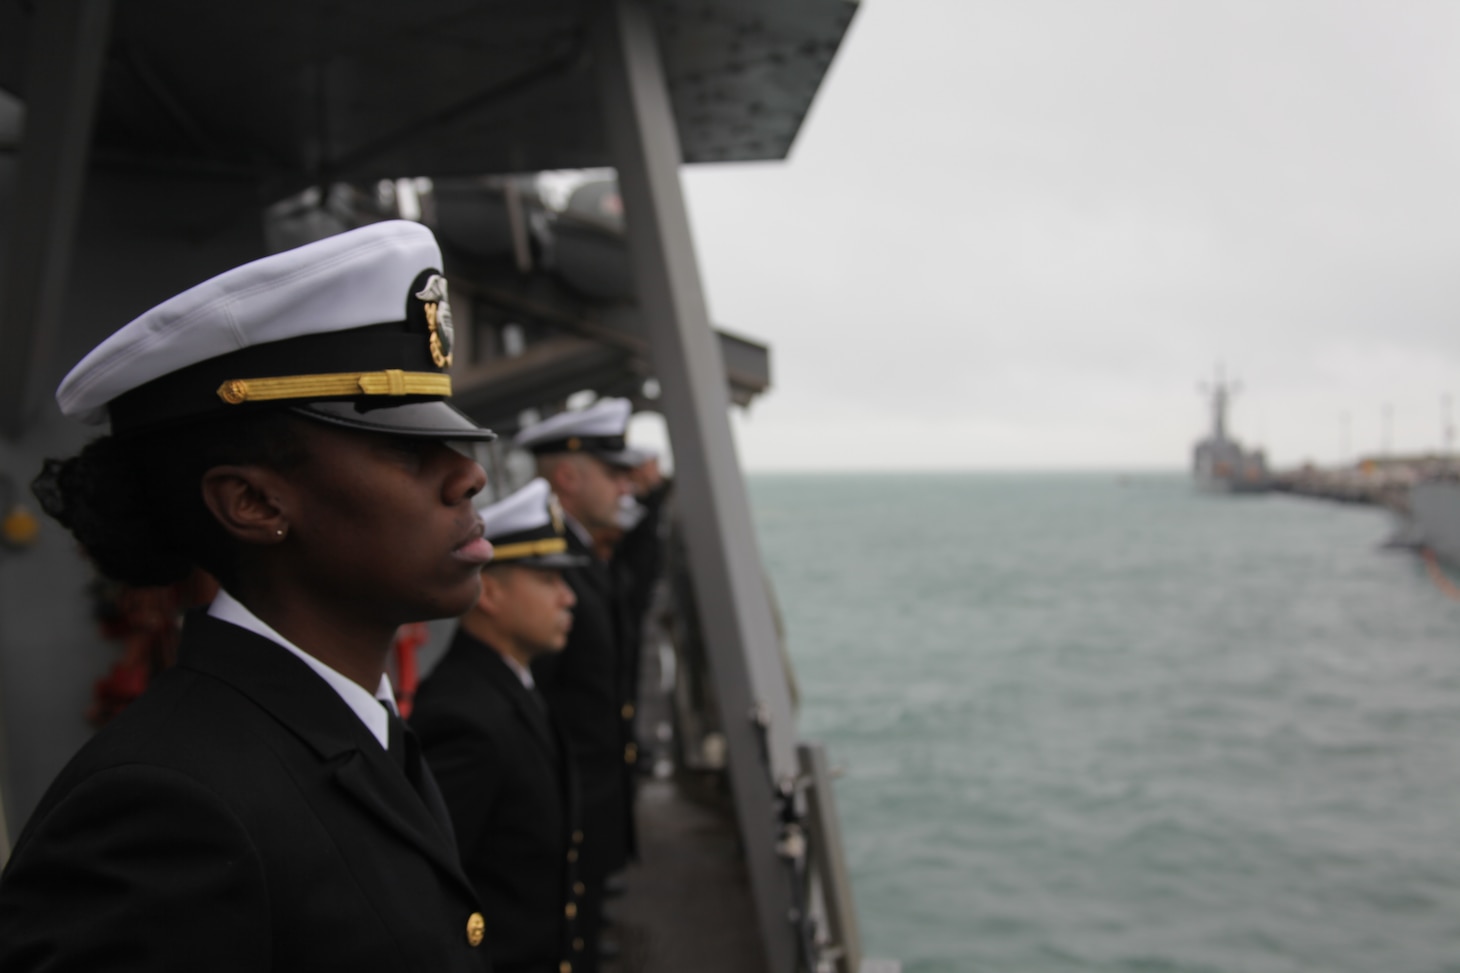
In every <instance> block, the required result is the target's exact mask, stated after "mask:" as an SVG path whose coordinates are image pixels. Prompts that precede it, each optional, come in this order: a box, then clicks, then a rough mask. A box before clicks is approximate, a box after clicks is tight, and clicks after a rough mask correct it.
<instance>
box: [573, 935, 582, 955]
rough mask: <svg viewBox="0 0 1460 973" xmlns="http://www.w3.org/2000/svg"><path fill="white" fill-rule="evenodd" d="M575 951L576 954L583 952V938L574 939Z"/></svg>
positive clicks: (576, 937)
mask: <svg viewBox="0 0 1460 973" xmlns="http://www.w3.org/2000/svg"><path fill="white" fill-rule="evenodd" d="M573 951H574V952H575V953H581V952H583V937H582V936H574V937H573Z"/></svg>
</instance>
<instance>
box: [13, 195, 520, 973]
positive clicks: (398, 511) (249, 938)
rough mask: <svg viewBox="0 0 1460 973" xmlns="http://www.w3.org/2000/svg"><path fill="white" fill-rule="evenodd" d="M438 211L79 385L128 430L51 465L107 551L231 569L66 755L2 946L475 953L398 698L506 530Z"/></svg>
mask: <svg viewBox="0 0 1460 973" xmlns="http://www.w3.org/2000/svg"><path fill="white" fill-rule="evenodd" d="M440 267H441V254H440V251H439V250H438V249H437V246H436V241H435V240H434V238H433V237H432V236H431V233H430V231H429V230H427V229H426V228H425V227H423V226H420V225H419V224H415V223H404V222H398V221H396V222H386V223H377V224H374V225H372V226H367V227H364V228H362V229H359V230H355V231H352V232H350V233H344V234H341V235H339V236H335V237H330V238H328V239H325V240H321V241H319V242H316V243H312V244H309V245H308V246H304V247H300V248H298V249H295V250H290V251H287V252H285V253H280V254H276V255H274V256H271V257H266V258H264V259H262V260H258V261H255V262H253V263H250V264H246V265H244V266H242V267H238V268H235V269H233V270H231V271H229V272H227V273H225V274H222V275H221V276H218V277H215V278H213V279H211V280H208V281H205V282H204V283H201V284H199V285H197V286H196V287H193V288H191V289H189V290H187V291H185V292H183V293H182V294H179V295H178V296H176V297H174V298H172V299H170V300H168V301H166V302H164V303H163V304H160V305H158V306H157V307H155V308H153V309H152V310H150V311H148V312H147V313H145V314H143V315H142V316H141V317H139V318H137V319H136V320H135V321H133V322H131V323H130V324H128V325H127V326H126V327H124V328H122V329H121V330H120V331H118V332H117V333H116V334H114V335H112V336H111V337H110V338H109V339H107V340H106V341H105V342H103V343H102V344H101V345H99V346H98V347H97V348H96V349H95V350H94V351H92V352H91V354H89V355H88V356H87V357H86V358H85V359H84V360H83V361H82V362H81V363H80V364H79V365H77V366H76V368H75V369H73V370H72V371H71V373H70V374H69V375H68V376H67V377H66V379H65V381H64V382H63V383H62V384H61V387H60V389H59V391H58V392H57V399H58V400H59V403H60V406H61V410H62V412H64V413H65V414H66V415H68V416H71V417H73V418H77V419H82V420H84V421H92V422H101V421H104V420H106V419H108V418H109V419H110V421H111V434H110V435H108V436H103V437H102V438H100V439H97V440H95V441H93V442H92V443H90V444H89V445H88V446H87V447H86V448H85V449H84V450H82V452H81V454H80V455H79V456H77V457H73V458H72V459H69V460H67V461H65V462H57V461H54V460H52V461H48V463H47V465H46V469H45V471H44V472H43V473H42V475H41V477H40V478H39V479H38V480H37V481H36V486H35V489H36V492H37V495H38V496H39V497H40V498H41V499H42V502H43V504H44V506H45V507H46V510H47V511H48V512H49V513H50V514H51V515H52V516H54V517H56V518H57V519H58V520H60V521H61V523H62V524H64V525H65V526H67V527H68V528H70V529H71V531H72V533H73V534H74V535H75V536H76V538H77V540H78V541H79V542H80V543H81V544H82V546H83V547H84V548H85V549H86V551H87V553H88V554H89V555H90V557H91V559H92V560H93V561H94V562H95V563H96V565H97V567H98V568H99V569H100V570H101V571H102V572H103V573H104V574H106V575H108V576H109V577H112V578H114V579H116V580H119V581H122V582H125V583H129V584H135V585H149V584H165V583H170V582H172V581H176V580H179V579H181V578H182V577H184V576H186V575H187V574H188V573H189V572H190V571H191V570H193V569H194V567H201V568H203V569H206V570H207V571H209V572H211V573H212V574H213V575H214V576H215V577H216V578H217V579H218V581H219V583H220V585H221V591H220V593H219V595H218V598H217V600H216V601H214V602H213V605H212V607H211V608H209V609H208V611H207V612H206V613H198V614H194V615H191V616H190V617H189V618H188V619H187V621H186V624H185V625H184V628H183V634H182V643H181V646H180V648H179V652H178V663H177V665H176V666H175V667H174V668H172V669H170V670H168V671H167V672H164V673H163V674H162V675H161V676H159V677H158V678H157V679H156V680H155V681H154V682H153V684H152V685H151V687H150V688H149V689H148V690H147V691H146V692H145V693H144V694H143V695H142V696H141V697H140V698H139V699H138V700H137V701H136V702H134V703H133V704H132V705H131V706H129V707H128V708H127V710H126V711H124V712H123V713H122V714H121V715H120V716H119V717H118V718H117V719H115V720H114V721H112V722H111V723H109V724H108V725H107V726H106V727H104V728H103V729H101V730H100V731H99V732H98V733H97V734H96V736H95V737H93V738H92V739H91V740H90V741H89V742H88V743H87V744H86V745H85V746H84V747H83V748H82V749H81V751H80V752H79V753H78V754H77V755H76V756H75V757H74V758H73V759H72V760H71V762H70V763H69V764H68V765H67V766H66V767H65V769H64V770H62V772H61V774H60V776H59V777H58V778H57V779H56V781H55V782H54V783H53V784H52V785H51V787H50V789H49V790H48V791H47V793H46V794H45V796H44V797H43V798H42V800H41V802H40V804H39V806H38V807H37V808H36V810H35V812H34V814H33V815H32V816H31V819H30V821H29V823H28V824H27V825H26V827H25V829H24V830H23V831H22V833H21V835H20V837H19V840H18V841H17V842H16V845H15V849H14V852H13V854H12V855H11V857H10V861H9V864H8V866H7V867H6V869H5V873H4V875H3V877H0V969H3V970H4V971H6V973H24V971H40V970H44V971H47V973H69V971H78V973H79V971H88V973H89V971H94V970H107V971H117V970H136V971H148V973H158V971H179V973H181V971H189V973H191V971H196V970H208V971H211V973H220V971H229V973H232V971H237V973H263V971H270V973H282V971H299V973H335V971H338V973H370V971H380V973H387V971H389V973H397V971H402V970H419V971H422V973H426V971H429V973H441V971H461V973H468V971H470V973H480V971H481V970H482V969H484V968H486V967H487V964H486V961H485V956H484V954H485V950H483V949H482V948H481V945H482V940H483V927H484V920H483V917H482V914H481V909H480V907H479V905H478V903H477V896H476V893H475V892H474V891H473V889H472V887H471V883H470V882H469V881H468V880H467V877H466V875H465V874H464V873H463V871H462V868H461V865H460V863H459V861H458V859H457V849H456V843H455V841H454V839H453V837H452V833H451V824H450V819H449V817H448V815H447V812H446V809H445V807H444V805H443V804H442V801H441V795H440V792H439V791H438V790H437V788H436V785H435V783H434V782H433V780H432V778H431V774H430V771H429V770H428V769H427V768H426V767H424V766H423V764H422V761H421V760H420V754H419V750H418V749H417V748H416V746H415V741H414V737H413V735H411V734H410V733H409V731H407V730H405V729H404V725H403V724H402V723H401V721H400V719H399V717H398V716H397V715H396V713H395V709H394V706H395V704H394V700H393V699H392V695H391V686H390V682H389V680H388V679H387V678H386V676H385V674H384V668H385V658H386V653H387V652H388V650H389V648H390V645H391V641H392V638H393V636H394V634H395V630H396V628H397V627H398V626H399V625H401V624H402V623H405V622H411V621H419V620H423V619H430V618H443V617H454V616H457V615H460V614H461V613H462V612H463V611H465V610H466V609H467V608H468V607H469V606H470V605H471V604H472V603H473V602H474V601H475V600H476V598H477V596H478V594H479V593H480V590H481V583H480V577H479V576H480V572H481V568H482V565H483V564H484V563H486V561H487V560H488V559H489V558H490V557H491V546H490V545H489V544H488V543H486V542H485V541H484V540H483V539H482V526H481V521H480V520H478V519H477V516H476V511H475V510H474V509H473V507H472V503H471V498H472V496H473V495H474V494H476V493H477V492H478V491H480V490H481V489H482V487H483V486H484V485H485V482H486V477H485V475H484V474H483V472H482V469H481V467H480V466H478V465H477V464H476V463H475V462H474V461H472V460H471V459H469V458H468V457H467V456H466V455H465V454H464V452H463V451H461V450H458V449H456V448H454V447H453V445H452V443H453V441H465V440H486V439H490V438H491V437H492V434H491V433H490V432H489V431H487V430H485V429H481V428H480V427H478V426H477V425H476V424H475V423H473V422H472V421H470V420H469V419H467V418H466V417H465V416H463V415H462V414H461V413H459V412H457V411H456V410H455V409H453V408H452V407H451V406H450V405H448V404H447V403H446V401H445V400H446V398H447V397H448V396H449V395H450V391H451V380H450V378H449V376H448V375H447V374H446V373H445V369H446V367H447V366H448V365H449V363H450V360H451V337H452V335H451V317H450V310H449V307H448V305H447V293H446V281H445V279H444V278H443V277H442V276H441V270H440Z"/></svg>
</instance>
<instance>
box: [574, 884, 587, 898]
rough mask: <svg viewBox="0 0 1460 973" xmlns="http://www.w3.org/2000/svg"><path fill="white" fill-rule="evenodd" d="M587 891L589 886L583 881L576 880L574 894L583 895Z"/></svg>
mask: <svg viewBox="0 0 1460 973" xmlns="http://www.w3.org/2000/svg"><path fill="white" fill-rule="evenodd" d="M587 891H588V886H586V885H584V884H583V883H582V882H574V883H573V894H574V895H582V894H583V893H584V892H587Z"/></svg>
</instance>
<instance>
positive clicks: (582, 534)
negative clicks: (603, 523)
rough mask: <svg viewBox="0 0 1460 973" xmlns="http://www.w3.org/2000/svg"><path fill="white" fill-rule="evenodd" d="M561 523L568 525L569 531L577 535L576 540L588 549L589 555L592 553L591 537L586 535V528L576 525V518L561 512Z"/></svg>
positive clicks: (588, 534)
mask: <svg viewBox="0 0 1460 973" xmlns="http://www.w3.org/2000/svg"><path fill="white" fill-rule="evenodd" d="M563 522H564V523H565V524H567V525H568V529H569V530H571V531H572V532H573V533H575V534H577V535H578V540H580V541H582V542H583V546H584V547H586V548H588V550H589V552H590V553H591V552H592V551H593V535H592V534H590V533H588V528H587V527H584V526H583V525H582V524H580V523H578V518H576V517H574V516H573V515H572V514H570V513H568V512H567V511H566V510H564V511H563Z"/></svg>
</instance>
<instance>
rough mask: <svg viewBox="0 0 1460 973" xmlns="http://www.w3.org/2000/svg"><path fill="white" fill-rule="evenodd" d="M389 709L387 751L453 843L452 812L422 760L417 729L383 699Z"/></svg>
mask: <svg viewBox="0 0 1460 973" xmlns="http://www.w3.org/2000/svg"><path fill="white" fill-rule="evenodd" d="M380 705H381V707H382V708H384V710H385V724H386V727H387V729H386V737H385V738H386V741H387V742H386V752H387V753H388V754H389V755H390V758H391V759H392V760H394V761H395V765H396V766H397V767H399V768H400V769H401V772H402V773H404V774H405V775H406V780H408V781H410V783H411V787H412V788H414V789H415V792H416V794H417V795H418V796H419V797H420V798H421V803H423V804H425V805H426V810H428V811H430V812H431V816H432V817H434V818H435V819H436V823H437V824H439V825H441V829H442V830H443V831H445V832H446V834H447V835H448V836H450V838H451V840H452V842H453V843H455V841H456V834H455V831H454V830H453V829H452V827H451V815H450V814H449V813H448V812H447V810H446V802H445V800H443V799H442V797H441V789H440V788H439V787H437V786H436V779H435V778H434V777H432V776H431V771H430V770H429V769H428V768H427V767H426V764H425V762H424V761H423V760H421V742H420V740H418V739H417V738H416V734H415V732H414V731H413V730H412V729H411V728H410V727H408V726H406V724H405V721H404V720H402V719H401V718H400V717H399V716H397V715H396V714H395V710H393V709H391V708H390V706H389V705H387V704H386V702H385V700H381V701H380Z"/></svg>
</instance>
